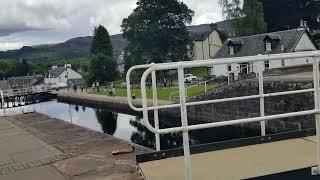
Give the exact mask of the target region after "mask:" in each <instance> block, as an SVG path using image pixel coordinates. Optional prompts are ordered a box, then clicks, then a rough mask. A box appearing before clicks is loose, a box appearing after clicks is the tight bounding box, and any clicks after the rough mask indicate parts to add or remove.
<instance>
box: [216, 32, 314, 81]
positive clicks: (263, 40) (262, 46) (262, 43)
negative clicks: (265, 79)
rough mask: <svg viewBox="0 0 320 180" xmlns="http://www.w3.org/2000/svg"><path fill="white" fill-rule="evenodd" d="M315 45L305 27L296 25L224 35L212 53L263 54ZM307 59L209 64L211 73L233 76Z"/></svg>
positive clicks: (224, 56)
mask: <svg viewBox="0 0 320 180" xmlns="http://www.w3.org/2000/svg"><path fill="white" fill-rule="evenodd" d="M317 49H318V46H317V45H316V44H315V43H314V42H313V41H312V39H311V36H310V33H309V31H308V30H307V29H303V28H299V29H292V30H287V31H278V32H272V33H266V34H258V35H253V36H245V37H238V38H231V39H227V40H226V41H225V43H224V44H223V47H222V48H221V49H220V50H219V52H218V53H217V54H216V56H215V59H217V60H218V59H220V58H231V57H244V56H256V55H267V54H279V53H291V52H299V51H313V50H317ZM308 63H311V62H310V61H309V60H308V59H306V58H300V59H279V60H272V61H265V62H262V63H261V62H255V63H251V64H250V63H243V64H236V63H234V64H223V65H215V66H213V67H212V68H211V75H214V76H229V75H230V74H231V73H232V75H233V76H234V77H236V78H237V77H238V76H239V75H247V74H249V73H252V72H253V73H257V72H258V71H259V70H267V69H272V68H280V67H288V66H297V65H303V64H308Z"/></svg>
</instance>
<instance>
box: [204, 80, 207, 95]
mask: <svg viewBox="0 0 320 180" xmlns="http://www.w3.org/2000/svg"><path fill="white" fill-rule="evenodd" d="M204 92H207V81H205V82H204Z"/></svg>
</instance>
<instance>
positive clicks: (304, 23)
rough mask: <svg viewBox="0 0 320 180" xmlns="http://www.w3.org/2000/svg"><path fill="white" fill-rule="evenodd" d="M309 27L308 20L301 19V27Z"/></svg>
mask: <svg viewBox="0 0 320 180" xmlns="http://www.w3.org/2000/svg"><path fill="white" fill-rule="evenodd" d="M307 27H308V22H307V21H304V20H303V19H301V20H300V28H307Z"/></svg>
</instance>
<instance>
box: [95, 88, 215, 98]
mask: <svg viewBox="0 0 320 180" xmlns="http://www.w3.org/2000/svg"><path fill="white" fill-rule="evenodd" d="M216 87H218V84H208V86H207V89H208V90H211V89H214V88H216ZM178 90H179V89H178V88H177V87H172V88H157V93H158V99H161V100H169V95H170V94H171V93H174V92H177V91H178ZM109 91H110V88H105V87H102V88H100V93H97V94H100V95H107V94H108V92H109ZM131 93H132V94H135V95H136V97H137V98H140V97H141V91H140V89H136V88H135V89H132V91H131ZM200 93H204V85H200V86H195V87H191V88H188V89H187V95H188V96H194V95H197V94H200ZM178 95H179V93H178V92H177V93H175V94H174V95H173V96H178ZM116 96H123V97H124V96H127V89H125V88H116ZM147 98H148V99H152V89H151V88H150V89H147Z"/></svg>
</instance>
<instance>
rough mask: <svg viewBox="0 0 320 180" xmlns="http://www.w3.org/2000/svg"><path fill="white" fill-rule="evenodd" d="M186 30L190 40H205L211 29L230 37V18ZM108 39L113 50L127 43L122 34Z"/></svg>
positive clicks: (120, 48)
mask: <svg viewBox="0 0 320 180" xmlns="http://www.w3.org/2000/svg"><path fill="white" fill-rule="evenodd" d="M187 30H188V31H189V33H190V37H191V40H193V41H203V40H205V39H206V38H207V37H208V36H209V35H210V34H211V32H212V31H213V30H217V31H218V32H219V33H220V35H222V36H223V37H231V36H232V34H233V30H232V20H224V21H220V22H216V23H212V24H200V25H193V26H187ZM110 39H111V42H112V46H113V50H114V51H122V50H123V49H124V48H125V47H127V45H128V44H129V43H128V41H127V40H126V39H124V38H123V37H122V34H116V35H112V36H111V37H110Z"/></svg>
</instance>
